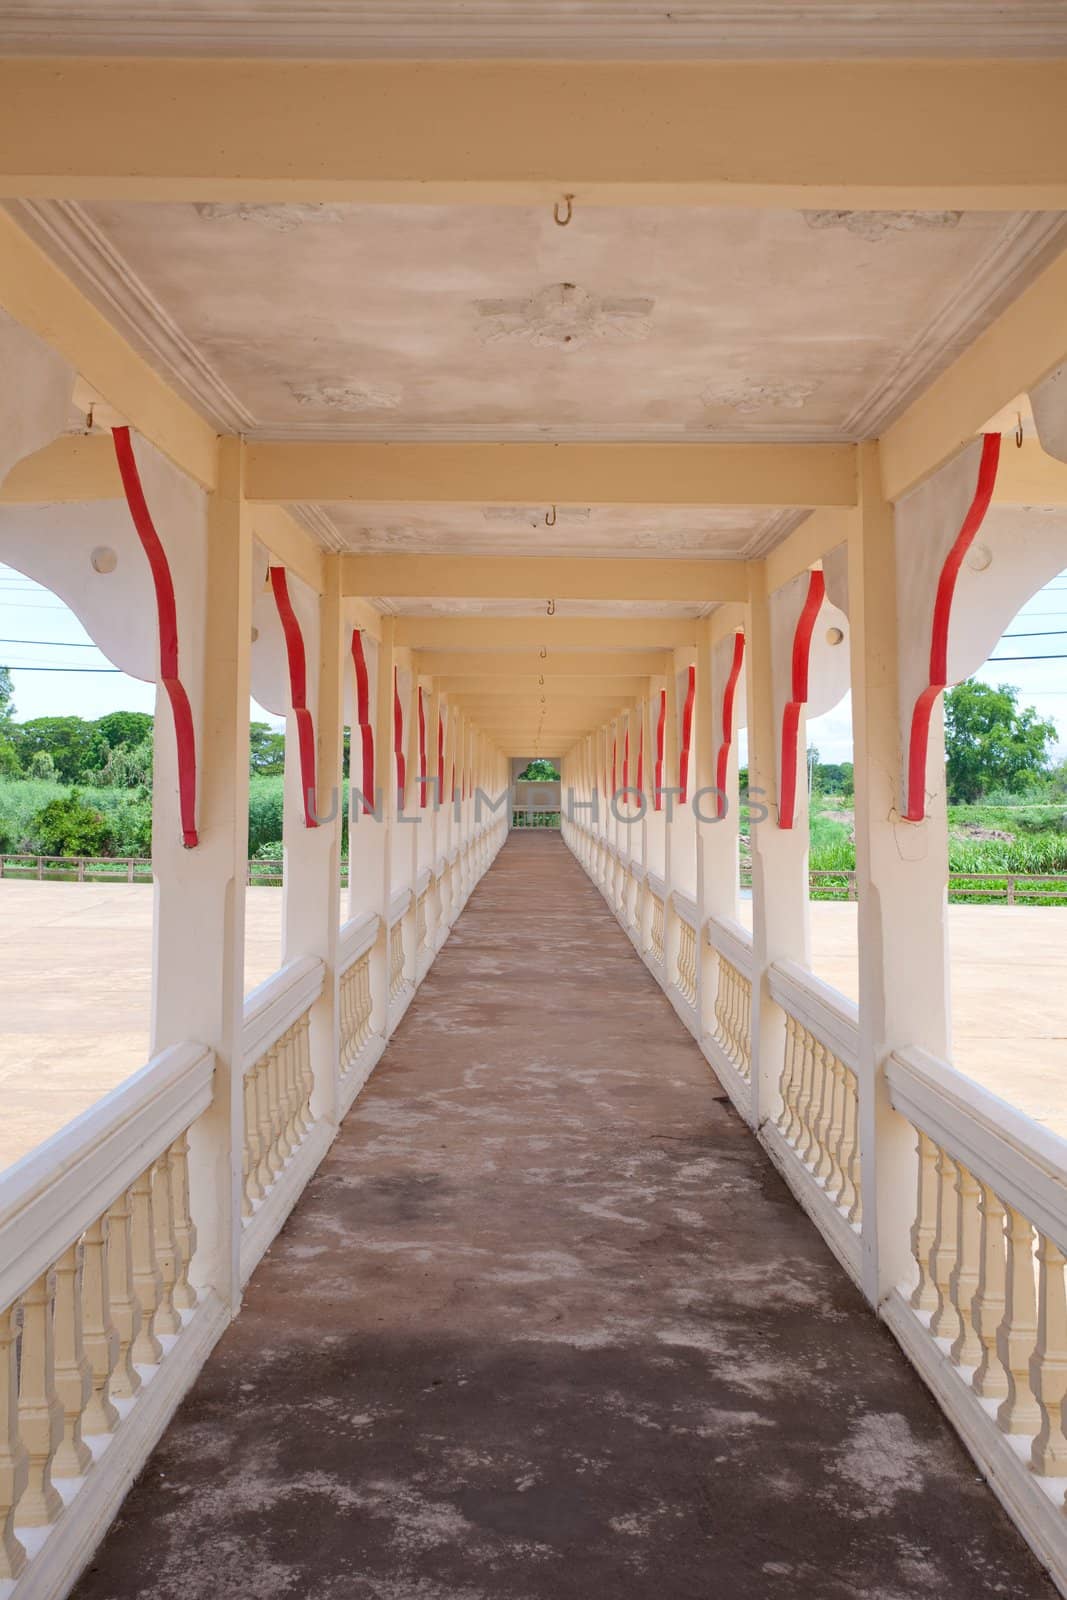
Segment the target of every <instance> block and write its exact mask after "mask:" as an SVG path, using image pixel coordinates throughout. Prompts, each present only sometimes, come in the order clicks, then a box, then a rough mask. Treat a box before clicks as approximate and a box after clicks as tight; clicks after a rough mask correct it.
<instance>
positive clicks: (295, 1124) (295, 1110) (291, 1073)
mask: <svg viewBox="0 0 1067 1600" xmlns="http://www.w3.org/2000/svg"><path fill="white" fill-rule="evenodd" d="M282 1065H283V1067H284V1070H285V1083H286V1090H285V1096H286V1117H287V1124H286V1136H287V1138H288V1140H289V1144H290V1146H291V1148H292V1149H294V1150H295V1149H296V1148H297V1146H298V1145H299V1144H300V1142H301V1140H302V1139H303V1137H304V1134H303V1131H302V1130H301V1124H300V1102H301V1100H302V1099H303V1085H302V1084H301V1082H300V1071H299V1066H298V1063H297V1054H296V1048H295V1043H294V1040H293V1039H291V1038H290V1039H289V1040H288V1042H287V1044H286V1047H285V1050H284V1052H283V1055H282Z"/></svg>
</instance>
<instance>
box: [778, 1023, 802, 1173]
mask: <svg viewBox="0 0 1067 1600" xmlns="http://www.w3.org/2000/svg"><path fill="white" fill-rule="evenodd" d="M796 1064H797V1024H796V1018H795V1017H792V1016H790V1014H789V1012H788V1011H787V1012H786V1015H785V1061H784V1063H783V1066H782V1076H781V1079H780V1080H779V1085H778V1093H779V1095H780V1096H781V1101H782V1107H781V1110H780V1111H779V1113H778V1131H779V1132H780V1133H781V1135H782V1137H783V1138H784V1139H785V1140H786V1141H787V1142H788V1143H789V1144H792V1142H793V1139H792V1132H793V1120H794V1115H795V1113H794V1109H793V1107H794V1102H795V1098H796V1096H795V1088H796V1079H795V1074H796Z"/></svg>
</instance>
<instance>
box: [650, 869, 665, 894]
mask: <svg viewBox="0 0 1067 1600" xmlns="http://www.w3.org/2000/svg"><path fill="white" fill-rule="evenodd" d="M645 882H646V883H647V884H648V887H649V888H650V889H651V890H652V893H653V894H654V895H655V896H656V897H657V899H659V900H666V898H667V885H666V884H665V883H664V881H663V879H662V878H661V877H660V876H659V875H658V874H657V873H655V872H653V871H652V868H651V867H649V868H648V869H647V871H646V872H645Z"/></svg>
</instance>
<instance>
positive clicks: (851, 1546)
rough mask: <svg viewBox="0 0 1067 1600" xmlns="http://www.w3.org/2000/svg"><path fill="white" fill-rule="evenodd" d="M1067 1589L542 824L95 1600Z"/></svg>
mask: <svg viewBox="0 0 1067 1600" xmlns="http://www.w3.org/2000/svg"><path fill="white" fill-rule="evenodd" d="M601 1594H607V1595H612V1596H615V1597H618V1600H663V1597H664V1596H667V1597H670V1600H707V1597H708V1596H709V1595H721V1596H723V1597H728V1600H796V1597H797V1596H804V1597H805V1600H808V1597H811V1600H850V1597H859V1596H864V1597H866V1600H874V1597H879V1600H907V1597H910V1596H916V1597H919V1596H922V1597H923V1600H928V1597H929V1596H932V1595H935V1596H937V1597H938V1600H957V1597H958V1600H964V1597H966V1600H985V1597H989V1600H992V1597H993V1596H997V1597H998V1600H1054V1595H1053V1590H1052V1587H1051V1585H1050V1584H1049V1583H1048V1582H1047V1581H1046V1580H1045V1578H1044V1576H1043V1574H1042V1573H1041V1571H1040V1569H1039V1568H1038V1567H1037V1565H1036V1563H1035V1562H1034V1560H1033V1559H1032V1557H1031V1556H1030V1554H1029V1552H1028V1551H1027V1550H1026V1548H1025V1546H1024V1545H1023V1543H1022V1541H1021V1539H1020V1538H1019V1537H1018V1535H1017V1534H1016V1533H1015V1531H1014V1529H1013V1528H1012V1527H1011V1525H1010V1524H1009V1523H1008V1521H1007V1519H1006V1517H1005V1516H1004V1515H1003V1514H1002V1512H1001V1511H1000V1508H999V1506H998V1505H997V1503H996V1502H995V1501H994V1499H993V1496H992V1495H991V1493H990V1492H989V1491H988V1490H987V1489H986V1488H985V1487H984V1485H983V1484H982V1483H981V1482H980V1481H979V1480H978V1477H977V1474H976V1471H975V1468H974V1466H973V1465H972V1463H971V1462H970V1460H969V1459H968V1458H967V1457H966V1456H965V1455H964V1453H963V1451H962V1449H961V1447H960V1446H959V1444H958V1442H957V1441H956V1439H955V1437H954V1435H953V1433H952V1431H951V1429H950V1428H949V1427H948V1425H947V1423H946V1422H945V1421H944V1420H943V1419H942V1416H941V1414H940V1412H939V1411H938V1409H937V1407H936V1406H935V1404H934V1402H933V1400H932V1399H931V1397H930V1396H929V1394H928V1393H927V1391H926V1389H925V1388H924V1387H923V1385H922V1383H921V1382H920V1380H919V1379H918V1377H916V1376H915V1375H914V1373H913V1372H912V1370H911V1368H910V1367H909V1366H908V1365H907V1364H906V1362H905V1360H904V1358H903V1356H902V1355H901V1354H900V1352H899V1350H898V1349H897V1347H896V1345H895V1344H894V1342H893V1341H892V1339H891V1338H890V1336H889V1334H888V1333H887V1332H886V1330H885V1329H884V1328H883V1327H882V1326H881V1325H880V1324H879V1323H878V1322H877V1321H876V1319H875V1318H874V1317H873V1316H872V1315H871V1314H870V1313H869V1312H868V1311H867V1309H866V1308H865V1306H864V1305H863V1303H862V1302H861V1300H860V1297H859V1295H858V1293H857V1292H856V1291H855V1290H854V1289H853V1287H852V1285H851V1283H850V1282H849V1281H848V1280H847V1279H846V1278H845V1276H844V1274H843V1273H842V1272H841V1270H840V1269H839V1268H838V1267H837V1265H836V1263H835V1262H834V1261H833V1259H832V1258H831V1256H830V1255H829V1253H828V1252H827V1251H826V1250H825V1249H824V1247H823V1245H822V1242H821V1240H820V1239H819V1236H818V1235H817V1233H816V1232H815V1230H814V1229H813V1228H812V1226H811V1224H810V1223H809V1222H808V1220H807V1219H806V1217H805V1216H804V1215H803V1214H802V1213H801V1211H800V1210H799V1209H798V1208H797V1206H796V1205H795V1203H794V1202H793V1200H792V1199H791V1197H790V1196H789V1194H788V1193H787V1191H786V1190H785V1188H784V1186H783V1185H782V1184H781V1182H780V1181H779V1179H778V1178H777V1176H776V1174H775V1173H774V1171H773V1169H772V1168H771V1166H770V1165H769V1163H768V1162H767V1160H766V1159H765V1157H764V1156H763V1154H762V1152H761V1151H760V1150H759V1148H758V1146H757V1145H756V1144H755V1142H754V1141H753V1139H752V1137H751V1135H750V1134H749V1133H748V1132H747V1130H746V1129H745V1128H744V1127H743V1125H742V1124H741V1122H740V1121H739V1119H738V1118H737V1116H736V1115H735V1113H734V1112H733V1110H732V1109H731V1108H730V1106H729V1104H728V1102H726V1101H725V1100H724V1099H723V1097H722V1094H721V1091H719V1089H718V1087H717V1085H716V1084H715V1082H714V1080H713V1079H712V1077H711V1075H710V1073H709V1071H708V1068H707V1066H706V1063H705V1062H704V1060H703V1057H702V1056H701V1055H700V1052H699V1051H698V1050H697V1048H696V1046H695V1044H694V1043H693V1042H692V1040H691V1039H690V1037H689V1035H688V1034H687V1033H686V1032H685V1030H684V1029H683V1028H682V1026H681V1024H680V1023H679V1022H678V1021H677V1019H676V1018H675V1017H674V1014H673V1012H672V1011H671V1008H670V1006H669V1005H668V1003H667V1001H666V1000H665V998H664V997H663V996H662V994H661V993H660V992H659V990H658V988H657V987H656V985H655V983H654V982H653V980H652V979H651V977H650V976H649V975H648V973H647V972H646V971H645V969H644V967H643V966H642V965H641V963H640V962H639V961H638V959H637V957H636V956H635V955H634V953H633V951H632V950H631V948H630V945H629V943H628V941H627V940H626V938H625V936H624V935H623V934H622V933H621V931H620V930H619V929H618V927H617V925H616V924H615V922H614V920H613V918H612V917H611V915H610V913H609V912H608V910H607V909H606V907H605V905H604V903H603V901H602V900H601V898H600V896H599V894H598V893H597V892H596V890H595V889H594V888H593V886H592V885H591V884H590V883H589V882H588V880H587V879H586V878H585V877H584V875H583V874H582V872H581V870H580V868H579V867H578V866H577V864H576V863H575V862H574V861H573V859H572V858H571V857H570V856H569V855H568V853H567V852H566V850H565V848H564V846H563V845H562V844H561V842H560V841H559V840H558V838H552V837H538V836H533V837H530V836H525V837H524V836H522V835H519V836H517V837H513V838H512V840H511V841H510V843H509V844H508V845H507V847H506V849H505V850H504V852H503V854H502V855H501V856H500V858H499V860H498V862H497V863H496V865H495V866H494V867H493V869H492V871H491V872H490V874H489V875H488V877H487V878H486V880H485V881H484V882H483V883H482V885H480V886H479V888H478V889H477V890H476V891H475V894H474V897H473V899H472V901H471V903H470V906H469V907H468V909H467V911H466V912H465V914H464V915H463V917H462V918H461V919H460V922H459V924H458V926H457V928H456V930H455V932H454V933H453V936H452V938H451V939H450V941H449V943H448V944H447V945H446V947H445V949H444V951H443V953H442V954H441V956H440V957H439V958H438V961H437V963H436V965H435V966H434V968H433V969H432V971H431V973H430V974H429V976H428V978H427V980H426V982H425V984H424V985H423V987H422V989H421V990H420V992H419V994H418V996H417V998H416V1000H415V1002H414V1004H413V1006H412V1008H411V1010H410V1012H409V1014H408V1016H407V1017H406V1018H405V1020H404V1022H403V1023H402V1025H401V1027H400V1029H399V1030H398V1032H397V1035H396V1037H395V1040H394V1042H393V1043H392V1045H391V1046H390V1049H389V1052H388V1054H387V1056H386V1058H385V1060H384V1062H383V1063H382V1065H381V1066H380V1067H379V1068H378V1070H377V1072H376V1073H375V1074H374V1076H373V1078H372V1079H371V1082H370V1084H369V1086H368V1088H367V1089H366V1091H365V1092H364V1094H363V1096H362V1097H361V1099H360V1100H359V1101H358V1102H357V1105H356V1107H355V1109H354V1111H353V1113H352V1114H351V1115H350V1116H349V1118H348V1121H347V1123H346V1125H345V1127H344V1129H343V1130H342V1132H341V1135H340V1136H339V1138H338V1140H337V1142H336V1144H335V1145H334V1147H333V1150H332V1151H331V1152H330V1154H329V1156H328V1157H327V1159H326V1161H325V1162H324V1164H323V1166H322V1168H321V1169H320V1171H319V1174H318V1175H317V1176H316V1178H315V1179H314V1180H313V1181H312V1183H311V1184H310V1186H309V1188H308V1189H307V1191H306V1193H305V1195H304V1197H303V1199H302V1200H301V1202H300V1204H299V1205H298V1207H297V1209H296V1211H295V1212H294V1214H293V1216H292V1217H291V1219H290V1221H289V1223H288V1224H287V1226H286V1228H285V1229H284V1231H283V1232H282V1234H281V1235H280V1237H279V1239H278V1240H277V1241H276V1243H275V1245H274V1247H273V1249H272V1250H271V1252H270V1254H269V1255H268V1256H267V1257H266V1259H265V1260H264V1262H263V1264H262V1265H261V1266H260V1268H259V1270H258V1272H257V1273H256V1274H255V1277H254V1278H253V1280H252V1283H251V1284H250V1286H249V1289H248V1293H247V1298H246V1302H245V1306H244V1309H243V1311H242V1314H241V1316H240V1317H239V1318H238V1320H237V1321H236V1322H235V1323H234V1324H233V1326H232V1327H231V1328H230V1330H229V1331H228V1332H227V1334H226V1335H225V1337H224V1338H223V1340H222V1342H221V1344H220V1345H219V1347H218V1349H217V1351H216V1352H215V1354H214V1355H213V1356H212V1358H211V1360H210V1361H209V1363H208V1366H207V1368H206V1369H205V1371H204V1373H203V1374H202V1376H201V1378H200V1380H199V1382H198V1383H197V1384H196V1386H195V1388H194V1390H193V1391H192V1393H191V1395H190V1396H189V1398H188V1399H187V1400H186V1402H185V1404H184V1406H183V1407H182V1409H181V1411H180V1412H179V1414H178V1416H177V1418H176V1419H175V1421H174V1423H173V1424H172V1425H171V1427H170V1428H169V1429H168V1431H167V1433H166V1435H165V1437H164V1439H163V1441H162V1443H161V1445H160V1447H159V1449H158V1450H157V1451H156V1453H155V1455H154V1456H153V1458H152V1459H151V1460H150V1461H149V1463H148V1465H147V1467H146V1469H145V1471H144V1473H143V1474H142V1476H141V1478H140V1480H139V1481H138V1483H137V1484H136V1485H135V1487H134V1489H133V1491H132V1493H131V1495H130V1497H129V1499H128V1501H127V1502H126V1505H125V1507H124V1510H123V1514H122V1518H121V1521H120V1522H119V1523H118V1524H117V1525H116V1527H115V1528H114V1529H113V1531H112V1533H111V1534H110V1536H109V1537H108V1538H107V1540H106V1541H105V1543H104V1545H103V1546H102V1548H101V1549H100V1550H99V1551H98V1553H97V1556H96V1558H95V1560H94V1562H93V1565H92V1567H91V1569H90V1571H89V1572H88V1573H87V1574H86V1575H85V1577H84V1578H83V1580H82V1582H81V1584H80V1585H79V1586H78V1587H77V1589H76V1591H75V1600H149V1597H151V1600H269V1597H274V1596H279V1597H281V1596H300V1597H303V1596H308V1597H314V1600H590V1597H591V1596H594V1595H601Z"/></svg>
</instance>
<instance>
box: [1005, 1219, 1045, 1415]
mask: <svg viewBox="0 0 1067 1600" xmlns="http://www.w3.org/2000/svg"><path fill="white" fill-rule="evenodd" d="M1004 1238H1005V1240H1006V1241H1007V1247H1008V1259H1007V1269H1006V1273H1005V1279H1004V1318H1003V1321H1002V1322H1001V1324H1000V1327H999V1328H998V1329H997V1354H998V1355H999V1356H1000V1360H1001V1365H1002V1366H1003V1368H1004V1371H1005V1373H1006V1374H1007V1379H1008V1392H1007V1395H1006V1396H1005V1397H1004V1400H1003V1401H1002V1403H1001V1406H1000V1410H999V1411H998V1412H997V1422H998V1423H999V1424H1000V1427H1001V1428H1002V1430H1003V1431H1004V1432H1005V1433H1037V1431H1038V1429H1039V1428H1040V1427H1041V1411H1040V1408H1039V1407H1038V1404H1037V1401H1036V1400H1035V1399H1034V1395H1033V1391H1032V1390H1031V1388H1030V1356H1031V1354H1032V1352H1033V1349H1034V1345H1035V1344H1036V1343H1037V1304H1036V1299H1035V1295H1034V1230H1033V1228H1032V1227H1031V1225H1030V1223H1029V1222H1028V1221H1027V1219H1026V1218H1025V1217H1024V1216H1023V1214H1022V1212H1021V1211H1016V1210H1015V1207H1014V1206H1005V1208H1004Z"/></svg>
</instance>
